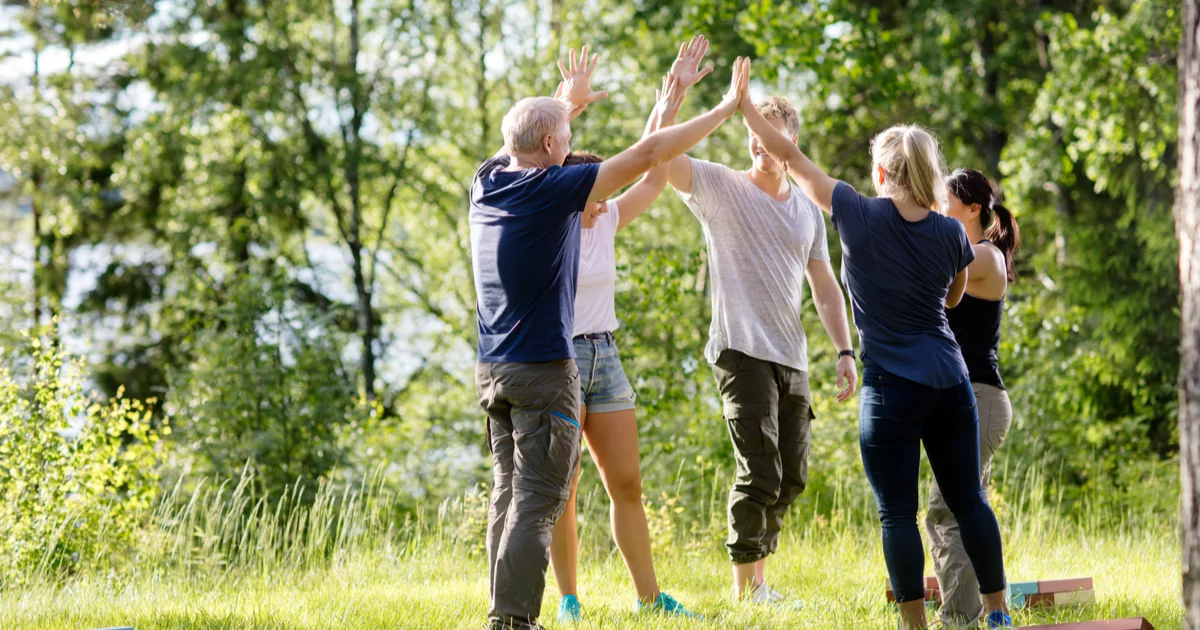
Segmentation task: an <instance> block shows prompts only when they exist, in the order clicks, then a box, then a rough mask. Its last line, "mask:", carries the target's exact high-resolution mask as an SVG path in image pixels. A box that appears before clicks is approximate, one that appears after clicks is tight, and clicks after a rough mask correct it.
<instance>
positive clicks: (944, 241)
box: [832, 182, 974, 389]
mask: <svg viewBox="0 0 1200 630" xmlns="http://www.w3.org/2000/svg"><path fill="white" fill-rule="evenodd" d="M832 219H833V225H834V228H835V229H837V230H838V232H839V234H840V236H841V238H842V243H843V246H842V282H843V283H845V285H846V288H847V290H848V292H849V293H850V303H851V305H852V307H853V309H854V321H855V323H856V324H857V325H858V328H859V329H860V330H861V331H862V347H863V357H864V360H870V361H873V362H875V363H878V364H879V365H881V366H882V367H883V368H884V369H886V370H888V371H890V372H893V373H895V374H897V375H899V376H903V377H904V378H907V379H909V380H912V381H916V382H918V383H922V384H924V385H928V386H930V387H935V388H939V389H940V388H946V387H951V386H953V385H957V384H958V383H961V382H963V380H965V379H966V378H967V368H966V364H965V363H964V362H963V359H962V355H961V353H960V352H959V348H958V344H957V343H956V342H955V340H954V335H953V333H952V332H951V331H950V326H949V323H948V322H947V320H946V315H945V311H944V305H945V300H946V295H947V292H948V291H949V289H950V285H951V283H952V282H953V280H954V278H955V276H956V275H958V273H959V272H960V271H962V270H963V269H964V268H965V267H966V266H967V265H968V264H969V263H970V262H971V260H972V259H973V258H974V254H973V253H972V251H971V244H970V242H969V241H968V240H967V235H966V232H965V231H964V230H963V227H962V224H960V223H959V222H958V221H956V220H954V219H951V218H949V217H946V216H943V215H941V214H938V213H936V212H928V213H926V215H925V216H924V217H923V218H921V219H919V220H916V221H909V220H907V219H905V218H904V217H903V216H902V215H901V213H900V210H899V209H898V208H897V206H896V204H895V202H893V201H892V200H891V199H889V198H887V197H875V198H868V197H864V196H862V195H860V194H858V192H856V191H855V190H854V189H853V188H852V187H850V186H849V185H848V184H846V183H844V182H843V183H839V184H838V185H837V187H836V188H835V189H834V193H833V214H832Z"/></svg>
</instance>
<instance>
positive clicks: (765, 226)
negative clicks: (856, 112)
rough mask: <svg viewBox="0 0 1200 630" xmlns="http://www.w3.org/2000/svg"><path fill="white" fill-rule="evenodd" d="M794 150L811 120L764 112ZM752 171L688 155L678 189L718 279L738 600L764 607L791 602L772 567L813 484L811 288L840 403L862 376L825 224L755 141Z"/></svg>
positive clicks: (715, 360)
mask: <svg viewBox="0 0 1200 630" xmlns="http://www.w3.org/2000/svg"><path fill="white" fill-rule="evenodd" d="M757 107H758V110H759V111H760V112H762V114H763V116H765V117H766V118H767V120H769V121H771V123H772V124H774V125H775V126H776V127H777V128H778V129H779V130H780V131H781V132H783V133H785V134H787V135H788V136H789V137H790V138H791V139H792V141H793V142H794V141H795V140H796V138H797V133H798V131H799V126H800V119H799V116H798V115H797V113H796V110H795V108H794V107H792V105H791V103H789V102H788V101H787V99H783V98H768V99H766V100H764V101H763V102H762V103H760V104H758V105H757ZM749 149H750V157H751V158H752V159H753V160H754V164H753V166H751V167H750V168H749V169H748V170H745V171H735V170H733V169H731V168H729V167H726V166H723V165H720V164H714V163H712V162H705V161H703V160H696V159H692V158H689V157H687V156H680V157H678V158H675V159H674V160H672V161H671V167H670V175H669V181H670V183H671V185H672V186H673V187H674V188H675V190H676V191H677V192H678V193H679V196H680V197H682V198H683V200H684V202H686V203H687V205H688V207H689V208H691V210H692V212H693V213H694V214H695V215H696V217H697V218H698V219H700V225H701V226H702V227H703V228H704V240H705V243H706V244H707V245H708V259H709V261H708V264H709V269H710V273H711V278H712V324H711V326H710V328H709V340H708V346H707V347H706V348H705V351H704V355H705V357H706V358H707V359H708V361H709V363H711V364H712V368H713V373H714V375H715V376H716V380H717V385H718V387H719V388H720V390H721V399H722V402H723V403H724V416H725V421H726V423H727V424H728V429H729V437H730V439H731V440H732V441H733V447H734V452H735V454H736V457H737V479H736V480H735V482H734V485H733V489H732V490H731V491H730V493H729V540H728V543H727V547H728V549H729V557H730V560H731V561H732V562H733V578H734V592H735V594H736V596H737V597H739V598H743V599H745V600H746V601H749V602H752V603H770V604H779V603H783V602H784V600H785V599H786V598H785V597H784V596H783V595H782V594H780V593H779V592H777V591H775V590H774V589H772V588H771V587H769V586H768V585H767V582H766V577H765V565H766V558H767V556H769V555H770V554H772V553H774V552H775V550H776V549H777V548H778V546H779V532H780V529H781V527H782V524H783V517H784V514H785V513H786V512H787V509H788V506H790V505H791V504H792V502H793V501H795V500H796V497H798V496H800V493H801V492H803V491H804V486H805V483H806V482H807V478H808V453H809V447H810V422H811V420H812V417H813V414H812V407H811V404H810V403H811V398H810V393H809V386H808V342H807V339H806V337H805V334H804V327H803V325H802V324H801V321H800V313H801V310H802V307H803V301H802V298H803V291H804V277H805V276H807V277H808V282H809V285H810V287H811V289H812V296H813V302H814V303H815V304H816V307H817V312H818V313H819V314H820V316H821V323H822V324H824V326H825V330H826V331H827V332H828V333H829V336H830V338H831V339H832V340H833V344H834V346H835V347H836V348H837V349H838V351H839V352H840V356H839V358H838V364H837V373H838V387H843V385H844V386H845V389H844V390H843V391H842V392H841V393H840V394H839V395H838V400H846V399H847V398H849V397H850V396H851V395H852V394H853V393H854V388H855V386H856V384H857V374H856V372H855V366H854V353H853V350H852V348H851V345H850V344H851V342H850V326H849V323H848V321H847V318H846V302H845V298H844V296H843V295H842V288H841V286H840V285H839V284H838V282H837V279H836V278H835V276H834V273H833V267H831V266H830V264H829V248H828V245H827V244H826V238H825V219H824V217H823V216H822V215H821V211H820V209H818V208H817V206H816V205H815V204H813V202H812V201H811V200H809V198H808V197H806V196H805V195H804V193H803V192H801V190H800V188H799V187H797V186H795V185H793V184H792V183H791V181H789V180H788V178H787V171H786V169H785V168H784V166H783V165H781V164H779V163H777V162H775V160H773V159H772V158H771V157H770V156H769V155H767V152H766V150H765V149H763V148H762V146H761V145H760V144H759V142H758V139H757V138H756V137H755V136H754V134H750V141H749Z"/></svg>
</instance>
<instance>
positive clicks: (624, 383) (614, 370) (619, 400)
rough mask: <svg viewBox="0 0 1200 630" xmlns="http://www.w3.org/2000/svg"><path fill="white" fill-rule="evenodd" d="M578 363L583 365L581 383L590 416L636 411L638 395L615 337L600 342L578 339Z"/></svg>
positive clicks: (599, 340) (580, 372) (603, 338)
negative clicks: (627, 375)
mask: <svg viewBox="0 0 1200 630" xmlns="http://www.w3.org/2000/svg"><path fill="white" fill-rule="evenodd" d="M575 363H576V364H577V365H578V366H579V384H580V387H581V388H582V389H583V404H584V405H586V406H587V412H588V415H591V414H593V413H611V412H614V411H625V410H627V409H633V408H634V405H633V401H634V399H635V398H636V396H635V395H634V393H633V386H631V385H630V384H629V379H627V378H625V368H623V367H621V354H620V352H618V351H617V344H616V342H614V341H613V338H612V335H606V336H603V337H600V338H597V339H587V338H582V337H579V338H576V339H575Z"/></svg>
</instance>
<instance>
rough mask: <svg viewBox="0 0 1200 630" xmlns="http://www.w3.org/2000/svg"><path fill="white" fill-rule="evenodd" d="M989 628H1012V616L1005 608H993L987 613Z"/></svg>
mask: <svg viewBox="0 0 1200 630" xmlns="http://www.w3.org/2000/svg"><path fill="white" fill-rule="evenodd" d="M987 627H988V628H1012V627H1013V622H1012V617H1010V616H1008V613H1006V612H1004V611H1003V610H993V611H992V612H990V613H988V615H987Z"/></svg>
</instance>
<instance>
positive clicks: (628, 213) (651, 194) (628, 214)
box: [616, 35, 712, 230]
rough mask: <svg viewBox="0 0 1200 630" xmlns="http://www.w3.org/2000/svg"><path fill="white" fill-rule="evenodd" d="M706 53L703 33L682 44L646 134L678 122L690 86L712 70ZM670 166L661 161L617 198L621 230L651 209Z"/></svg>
mask: <svg viewBox="0 0 1200 630" xmlns="http://www.w3.org/2000/svg"><path fill="white" fill-rule="evenodd" d="M707 52H708V40H706V39H705V38H704V36H703V35H697V36H695V37H693V38H692V39H691V40H689V41H686V42H684V43H683V44H682V45H680V47H679V56H678V57H676V58H675V63H673V64H671V72H670V73H668V74H667V76H665V77H663V85H662V89H661V90H656V91H655V104H654V111H653V112H651V114H650V119H649V120H648V121H646V133H645V134H644V135H645V136H648V135H650V134H652V133H654V132H655V131H658V130H659V129H665V128H667V127H670V126H671V125H674V124H675V118H676V116H678V115H679V108H680V107H682V106H683V99H684V97H686V96H687V90H688V88H690V87H691V86H693V85H695V84H696V83H698V82H699V81H700V79H702V78H704V76H705V75H707V74H708V73H709V72H712V68H704V69H700V61H701V60H702V59H703V58H704V54H705V53H707ZM675 159H681V158H675ZM682 159H685V160H686V159H687V158H686V157H685V158H682ZM670 169H671V162H667V163H664V164H659V165H658V166H656V167H654V168H652V169H650V171H649V172H647V173H646V174H645V175H643V176H642V179H641V181H639V182H638V183H636V184H634V185H633V186H632V187H631V188H629V190H626V191H625V192H624V193H622V194H621V196H620V197H617V199H616V202H617V207H618V208H619V209H620V213H621V216H620V222H619V223H618V224H617V229H618V230H619V229H621V228H624V227H625V226H627V225H629V224H630V223H633V220H634V219H636V218H638V217H639V216H641V214H642V213H643V212H645V211H646V210H647V209H649V208H650V204H652V203H654V200H655V199H657V198H658V196H659V194H661V193H662V191H663V189H664V188H666V187H667V175H668V172H669V171H670Z"/></svg>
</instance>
